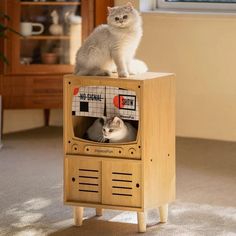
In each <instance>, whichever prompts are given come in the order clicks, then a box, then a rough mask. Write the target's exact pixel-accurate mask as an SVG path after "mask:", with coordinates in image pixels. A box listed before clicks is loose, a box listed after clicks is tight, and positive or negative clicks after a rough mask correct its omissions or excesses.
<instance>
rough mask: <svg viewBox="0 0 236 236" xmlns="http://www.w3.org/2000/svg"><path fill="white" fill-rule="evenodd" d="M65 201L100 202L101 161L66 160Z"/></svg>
mask: <svg viewBox="0 0 236 236" xmlns="http://www.w3.org/2000/svg"><path fill="white" fill-rule="evenodd" d="M67 161H68V168H66V171H67V175H66V176H67V180H66V183H67V188H66V189H67V200H68V201H78V202H93V203H100V202H101V161H88V160H80V159H79V158H68V160H67Z"/></svg>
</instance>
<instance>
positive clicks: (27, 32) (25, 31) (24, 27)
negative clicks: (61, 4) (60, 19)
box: [20, 22, 44, 36]
mask: <svg viewBox="0 0 236 236" xmlns="http://www.w3.org/2000/svg"><path fill="white" fill-rule="evenodd" d="M33 27H39V28H40V29H39V30H38V31H34V29H33ZM43 31H44V25H43V24H41V23H32V22H21V23H20V33H21V34H22V35H23V36H31V35H39V34H42V33H43Z"/></svg>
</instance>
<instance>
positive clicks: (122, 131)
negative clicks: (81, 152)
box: [86, 116, 137, 143]
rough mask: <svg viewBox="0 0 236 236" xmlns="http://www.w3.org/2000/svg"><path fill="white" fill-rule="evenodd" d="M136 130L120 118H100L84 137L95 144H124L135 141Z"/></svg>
mask: <svg viewBox="0 0 236 236" xmlns="http://www.w3.org/2000/svg"><path fill="white" fill-rule="evenodd" d="M136 136H137V129H136V128H135V127H134V126H133V125H132V124H131V123H129V122H127V121H123V120H122V119H121V118H120V117H118V116H114V117H111V118H107V117H102V118H98V119H96V120H95V121H94V123H93V124H92V125H91V126H90V127H89V128H88V130H87V132H86V137H87V138H88V139H89V140H92V141H96V142H106V141H108V142H109V143H125V142H132V141H135V140H136Z"/></svg>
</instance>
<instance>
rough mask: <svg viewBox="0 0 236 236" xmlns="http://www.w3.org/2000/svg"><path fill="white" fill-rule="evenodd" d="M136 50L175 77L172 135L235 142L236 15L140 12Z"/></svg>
mask: <svg viewBox="0 0 236 236" xmlns="http://www.w3.org/2000/svg"><path fill="white" fill-rule="evenodd" d="M143 21H144V37H143V40H142V43H141V45H140V48H139V50H138V57H140V58H142V59H143V60H144V61H145V62H146V63H147V64H148V66H149V68H150V70H152V71H166V72H174V73H176V75H177V104H176V105H177V108H176V109H177V130H176V131H177V135H179V136H188V137H200V138H210V139H222V140H232V141H236V43H235V42H236V30H234V29H236V16H222V15H197V14H195V15H191V14H168V13H166V14H163V13H154V14H152V13H143Z"/></svg>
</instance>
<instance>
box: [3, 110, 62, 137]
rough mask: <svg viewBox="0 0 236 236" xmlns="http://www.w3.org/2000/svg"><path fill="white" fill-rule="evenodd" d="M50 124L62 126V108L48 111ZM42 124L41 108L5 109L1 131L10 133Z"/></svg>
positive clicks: (42, 114)
mask: <svg viewBox="0 0 236 236" xmlns="http://www.w3.org/2000/svg"><path fill="white" fill-rule="evenodd" d="M49 123H50V125H54V126H62V109H55V110H51V111H50V121H49ZM43 125H44V113H43V110H30V109H29V110H5V111H4V118H3V133H11V132H15V131H21V130H26V129H32V128H37V127H41V126H43Z"/></svg>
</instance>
